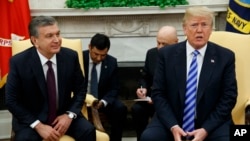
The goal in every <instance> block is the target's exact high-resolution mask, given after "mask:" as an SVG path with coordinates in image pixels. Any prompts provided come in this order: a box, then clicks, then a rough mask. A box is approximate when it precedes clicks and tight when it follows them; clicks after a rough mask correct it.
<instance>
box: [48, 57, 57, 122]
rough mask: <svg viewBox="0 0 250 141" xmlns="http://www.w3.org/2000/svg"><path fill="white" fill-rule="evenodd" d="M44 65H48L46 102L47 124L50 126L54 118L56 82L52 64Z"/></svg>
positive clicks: (49, 62)
mask: <svg viewBox="0 0 250 141" xmlns="http://www.w3.org/2000/svg"><path fill="white" fill-rule="evenodd" d="M46 64H47V65H48V71H47V89H48V102H49V112H48V120H47V123H48V124H49V125H51V124H52V122H53V121H54V120H55V118H56V81H55V74H54V70H53V68H52V62H51V61H47V63H46Z"/></svg>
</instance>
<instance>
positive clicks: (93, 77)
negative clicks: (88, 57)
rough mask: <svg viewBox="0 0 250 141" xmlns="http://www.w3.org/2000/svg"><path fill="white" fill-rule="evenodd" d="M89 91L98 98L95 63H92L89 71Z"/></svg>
mask: <svg viewBox="0 0 250 141" xmlns="http://www.w3.org/2000/svg"><path fill="white" fill-rule="evenodd" d="M90 92H91V94H92V95H93V96H95V97H96V98H98V79H97V71H96V63H93V67H92V71H91V84H90Z"/></svg>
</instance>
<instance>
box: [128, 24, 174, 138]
mask: <svg viewBox="0 0 250 141" xmlns="http://www.w3.org/2000/svg"><path fill="white" fill-rule="evenodd" d="M156 41H157V47H155V48H152V49H149V50H148V51H147V55H146V60H145V66H144V68H143V72H142V79H141V80H140V81H139V87H138V89H137V91H136V95H137V97H138V98H139V99H147V100H148V102H144V101H143V102H141V101H140V102H136V103H135V104H134V105H133V106H132V108H131V111H132V118H133V121H134V125H135V128H136V133H137V140H138V141H139V140H140V136H141V133H142V132H143V130H144V129H145V128H146V126H147V124H148V121H149V118H150V117H152V116H153V114H154V112H155V110H154V107H153V102H152V100H151V87H152V83H153V75H154V72H155V67H156V63H157V57H158V50H159V49H160V48H162V47H164V46H168V45H172V44H175V43H177V42H178V38H177V32H176V29H175V28H174V27H172V26H163V27H162V28H160V30H159V31H158V34H157V37H156Z"/></svg>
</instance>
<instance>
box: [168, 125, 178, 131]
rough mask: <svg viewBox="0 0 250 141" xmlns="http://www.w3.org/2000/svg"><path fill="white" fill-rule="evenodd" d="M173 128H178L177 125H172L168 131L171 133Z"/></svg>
mask: <svg viewBox="0 0 250 141" xmlns="http://www.w3.org/2000/svg"><path fill="white" fill-rule="evenodd" d="M175 127H179V125H174V126H172V127H171V128H170V131H172V130H173V128H175Z"/></svg>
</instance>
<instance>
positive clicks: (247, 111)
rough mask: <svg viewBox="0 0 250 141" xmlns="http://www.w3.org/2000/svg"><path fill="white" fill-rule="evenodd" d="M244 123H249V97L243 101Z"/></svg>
mask: <svg viewBox="0 0 250 141" xmlns="http://www.w3.org/2000/svg"><path fill="white" fill-rule="evenodd" d="M245 124H246V125H250V98H249V99H248V100H247V101H246V103H245Z"/></svg>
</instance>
